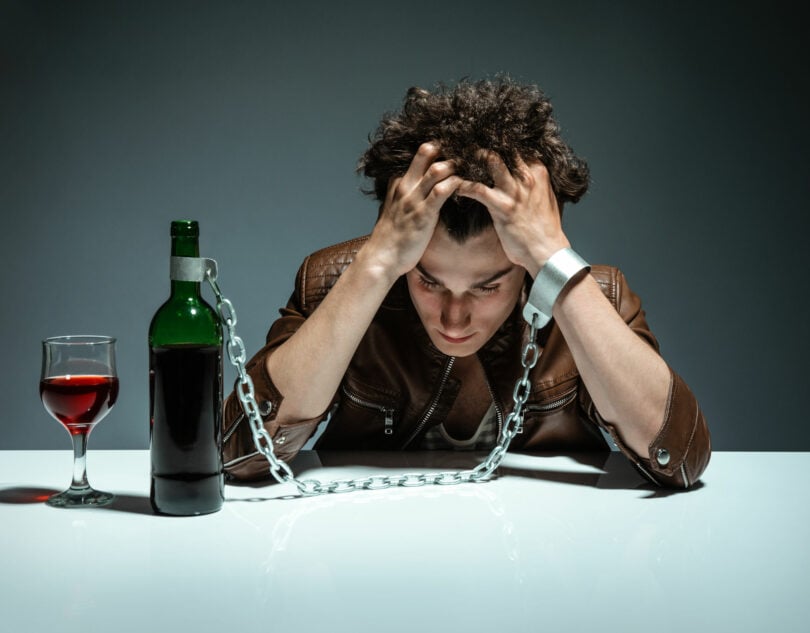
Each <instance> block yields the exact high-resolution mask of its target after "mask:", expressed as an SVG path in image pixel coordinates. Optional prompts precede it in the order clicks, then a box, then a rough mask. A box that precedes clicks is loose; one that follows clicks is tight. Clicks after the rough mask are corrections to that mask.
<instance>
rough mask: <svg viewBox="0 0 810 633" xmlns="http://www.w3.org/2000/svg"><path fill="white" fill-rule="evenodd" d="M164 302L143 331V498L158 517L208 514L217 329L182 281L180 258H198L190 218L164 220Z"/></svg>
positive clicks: (214, 493)
mask: <svg viewBox="0 0 810 633" xmlns="http://www.w3.org/2000/svg"><path fill="white" fill-rule="evenodd" d="M171 236H172V266H171V269H172V275H171V277H172V280H171V294H170V296H169V298H168V300H167V301H166V302H165V303H164V304H163V305H162V306H160V308H158V310H157V312H155V315H154V317H152V323H151V324H150V326H149V418H150V433H149V437H150V444H149V453H150V458H151V462H152V472H151V477H152V483H151V487H150V494H149V499H150V502H151V504H152V509H153V510H154V511H155V512H157V513H159V514H170V515H180V516H188V515H196V514H208V513H211V512H216V511H217V510H219V509H220V508H221V507H222V502H223V499H224V476H223V468H222V326H221V324H220V321H219V318H218V316H217V313H216V311H215V310H214V309H213V308H212V307H211V306H210V305H209V304H208V303H206V302H205V300H204V299H203V298H202V296H201V295H200V281H199V280H194V281H189V280H188V278H189V275H187V274H183V273H180V272H177V271H180V270H182V269H183V266H182V264H183V263H184V260H183V259H179V258H185V257H194V258H196V257H199V254H200V248H199V227H198V224H197V222H196V221H194V220H177V221H174V222H172V229H171Z"/></svg>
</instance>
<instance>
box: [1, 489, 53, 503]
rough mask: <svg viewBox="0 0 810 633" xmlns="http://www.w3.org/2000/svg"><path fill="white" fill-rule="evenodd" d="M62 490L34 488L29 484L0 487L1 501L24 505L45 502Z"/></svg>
mask: <svg viewBox="0 0 810 633" xmlns="http://www.w3.org/2000/svg"><path fill="white" fill-rule="evenodd" d="M57 492H61V490H55V489H54V488H34V487H27V486H15V487H13V488H0V503H9V504H12V505H24V504H28V503H45V502H46V501H47V500H48V497H50V496H51V495H55V494H56V493H57Z"/></svg>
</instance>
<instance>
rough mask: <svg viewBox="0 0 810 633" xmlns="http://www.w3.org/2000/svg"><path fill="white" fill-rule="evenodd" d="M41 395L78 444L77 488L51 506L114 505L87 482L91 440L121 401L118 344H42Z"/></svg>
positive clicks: (61, 340) (74, 339) (91, 339)
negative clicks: (116, 367) (117, 358)
mask: <svg viewBox="0 0 810 633" xmlns="http://www.w3.org/2000/svg"><path fill="white" fill-rule="evenodd" d="M39 395H40V398H41V399H42V404H43V405H45V410H46V411H48V413H50V414H51V415H52V416H53V417H54V418H56V419H57V420H58V421H59V422H61V423H62V425H63V426H64V427H65V428H66V429H67V430H68V433H70V437H71V439H72V440H73V483H71V484H70V488H68V489H67V490H65V491H64V492H60V493H58V494H55V495H53V496H52V497H51V498H50V499H48V501H47V503H48V504H49V505H52V506H57V507H68V508H76V507H93V506H103V505H107V504H108V503H110V502H111V501H112V500H113V498H114V497H113V495H112V494H110V493H109V492H101V491H98V490H93V489H92V488H91V487H90V484H89V483H87V467H86V460H85V456H86V452H87V437H88V436H89V435H90V431H92V430H93V427H94V426H95V425H96V424H97V423H98V422H99V421H100V420H101V419H102V418H103V417H104V416H105V415H107V413H109V411H110V409H111V408H112V406H113V405H114V404H115V400H116V398H117V397H118V377H117V375H116V372H115V339H114V338H111V337H109V336H56V337H53V338H48V339H45V340H44V341H42V376H41V378H40V382H39Z"/></svg>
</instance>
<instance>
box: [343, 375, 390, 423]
mask: <svg viewBox="0 0 810 633" xmlns="http://www.w3.org/2000/svg"><path fill="white" fill-rule="evenodd" d="M342 391H343V393H344V394H345V396H346V397H347V398H348V399H349V400H351V401H352V402H354V403H355V404H356V405H359V406H361V407H365V408H366V409H375V410H377V411H379V412H381V413H382V414H383V415H384V416H385V427H384V429H383V432H384V433H385V434H386V435H393V434H394V409H391V408H390V407H384V406H383V405H381V404H377V403H376V402H369V401H368V400H363V399H362V398H360V397H359V396H356V395H354V394H353V393H351V392H349V390H348V389H347V388H346V386H345V385H344V386H343V387H342Z"/></svg>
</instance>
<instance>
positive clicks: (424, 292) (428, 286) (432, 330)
mask: <svg viewBox="0 0 810 633" xmlns="http://www.w3.org/2000/svg"><path fill="white" fill-rule="evenodd" d="M525 273H526V271H525V270H524V269H523V268H521V267H520V266H516V265H514V264H513V263H512V262H511V261H509V259H508V258H507V257H506V254H505V253H504V251H503V248H502V247H501V243H500V240H499V239H498V235H497V233H495V229H494V228H488V229H486V230H485V231H483V232H482V233H480V234H478V235H476V236H473V237H469V238H467V240H466V241H465V242H464V243H463V244H459V243H458V242H456V241H455V240H454V239H453V238H451V237H450V235H449V234H448V233H447V230H446V229H445V228H444V226H443V225H441V224H439V226H437V227H436V231H435V232H434V233H433V238H432V239H431V240H430V244H428V247H427V249H425V253H424V255H422V259H421V260H420V261H419V264H417V266H416V268H414V269H413V270H411V271H410V272H409V273H408V274H407V275H406V279H407V282H408V290H409V291H410V293H411V299H412V300H413V304H414V306H415V307H416V312H417V313H418V314H419V318H420V319H421V320H422V325H424V327H425V330H427V333H428V335H429V336H430V340H431V341H432V342H433V344H434V345H435V346H436V347H437V348H438V349H439V351H441V352H442V353H444V354H447V355H448V356H469V355H471V354H475V353H476V352H477V351H478V350H479V349H481V347H482V346H483V345H484V343H486V342H487V341H488V340H489V339H490V338H491V337H492V335H493V334H495V332H496V331H497V330H498V328H499V327H500V326H501V325H502V324H503V322H504V321H505V320H506V318H507V317H508V316H509V315H510V314H511V312H512V310H513V309H514V307H515V304H516V303H517V301H518V298H519V297H520V292H521V290H522V288H523V279H524V275H525Z"/></svg>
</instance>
